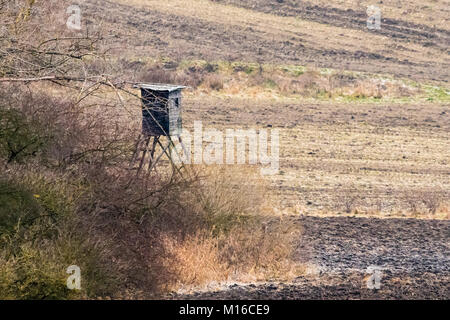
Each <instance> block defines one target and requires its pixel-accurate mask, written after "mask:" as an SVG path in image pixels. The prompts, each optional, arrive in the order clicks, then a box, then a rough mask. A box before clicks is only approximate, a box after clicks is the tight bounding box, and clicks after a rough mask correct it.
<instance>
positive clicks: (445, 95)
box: [423, 85, 450, 102]
mask: <svg viewBox="0 0 450 320" xmlns="http://www.w3.org/2000/svg"><path fill="white" fill-rule="evenodd" d="M423 89H424V90H425V99H426V101H435V102H450V91H449V90H448V89H446V88H443V87H437V86H429V85H426V86H423Z"/></svg>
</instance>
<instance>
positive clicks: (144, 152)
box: [136, 137, 151, 176]
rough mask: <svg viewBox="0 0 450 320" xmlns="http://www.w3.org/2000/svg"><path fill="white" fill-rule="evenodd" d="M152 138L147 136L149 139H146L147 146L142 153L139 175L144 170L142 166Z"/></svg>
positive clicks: (137, 174)
mask: <svg viewBox="0 0 450 320" xmlns="http://www.w3.org/2000/svg"><path fill="white" fill-rule="evenodd" d="M150 139H151V137H149V138H147V140H146V141H145V147H144V150H143V153H142V159H141V162H140V163H139V168H138V170H137V173H136V176H139V173H141V170H142V166H143V165H144V161H145V156H146V154H147V150H148V145H149V144H150Z"/></svg>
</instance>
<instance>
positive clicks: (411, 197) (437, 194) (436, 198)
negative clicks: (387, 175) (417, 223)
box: [402, 189, 445, 215]
mask: <svg viewBox="0 0 450 320" xmlns="http://www.w3.org/2000/svg"><path fill="white" fill-rule="evenodd" d="M402 199H403V202H404V203H405V204H406V205H407V208H408V211H410V212H411V213H412V214H415V215H418V214H421V213H428V214H433V215H434V214H436V213H437V212H438V211H439V210H441V209H443V208H444V200H445V193H444V192H443V191H441V190H439V189H436V190H411V191H405V192H404V193H403V195H402ZM441 211H442V210H441Z"/></svg>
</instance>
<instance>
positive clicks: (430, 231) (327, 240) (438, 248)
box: [172, 216, 450, 299]
mask: <svg viewBox="0 0 450 320" xmlns="http://www.w3.org/2000/svg"><path fill="white" fill-rule="evenodd" d="M286 223H294V224H298V225H301V226H302V228H303V236H302V238H301V240H300V241H299V246H298V250H297V254H298V256H297V259H298V261H299V262H302V263H308V264H310V265H311V266H314V267H313V272H312V273H310V274H307V275H305V276H302V277H298V278H297V279H295V280H294V281H293V282H291V283H278V282H268V283H264V284H248V285H239V284H231V285H228V286H227V287H225V288H223V289H222V290H218V291H209V292H194V293H191V294H188V295H176V294H175V295H173V296H172V298H174V299H448V298H449V297H450V288H449V286H448V284H449V280H450V258H449V257H450V237H449V236H450V222H449V221H438V220H415V219H376V218H350V217H327V218H321V217H307V216H305V217H300V218H299V217H293V218H291V219H290V221H289V222H286ZM369 266H379V267H382V268H383V271H382V278H381V288H380V289H379V290H376V289H369V288H367V285H366V279H367V278H366V277H367V276H368V273H367V267H369Z"/></svg>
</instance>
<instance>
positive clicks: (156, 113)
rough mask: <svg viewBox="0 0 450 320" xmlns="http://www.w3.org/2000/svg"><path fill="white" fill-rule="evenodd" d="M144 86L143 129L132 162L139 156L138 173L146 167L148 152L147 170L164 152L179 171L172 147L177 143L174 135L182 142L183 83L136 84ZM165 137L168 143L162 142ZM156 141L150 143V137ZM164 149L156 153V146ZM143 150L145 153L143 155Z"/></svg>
mask: <svg viewBox="0 0 450 320" xmlns="http://www.w3.org/2000/svg"><path fill="white" fill-rule="evenodd" d="M135 88H138V89H140V90H141V100H142V133H141V135H140V137H139V139H138V142H137V144H136V151H135V153H134V155H133V160H132V164H133V163H134V162H135V161H136V160H137V159H139V157H140V161H139V167H138V168H137V170H138V171H137V174H138V175H139V173H140V172H141V170H142V169H143V167H145V162H146V161H145V160H146V157H147V155H148V158H149V160H148V163H149V164H148V172H149V173H150V171H151V170H152V169H153V168H154V167H155V165H156V163H157V162H158V161H159V160H160V159H161V157H162V156H163V155H166V156H167V157H168V159H169V161H170V163H171V164H172V167H173V168H174V169H176V170H178V171H179V172H180V168H178V167H176V165H175V163H174V161H173V160H172V158H171V153H170V148H172V147H175V145H174V143H173V141H172V137H178V140H179V142H180V144H181V146H182V147H183V149H184V146H183V142H182V141H181V131H182V121H181V110H182V107H181V98H182V95H181V91H182V90H183V89H185V88H186V87H184V86H178V85H170V84H145V83H142V84H138V85H136V86H135ZM162 137H166V138H167V140H168V141H167V143H166V145H163V144H162V143H161V138H162ZM151 139H153V144H152V145H151V146H150V141H151ZM158 145H159V146H160V147H161V149H162V152H161V154H160V155H159V156H157V157H155V151H156V148H157V146H158ZM141 153H142V155H141Z"/></svg>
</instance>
